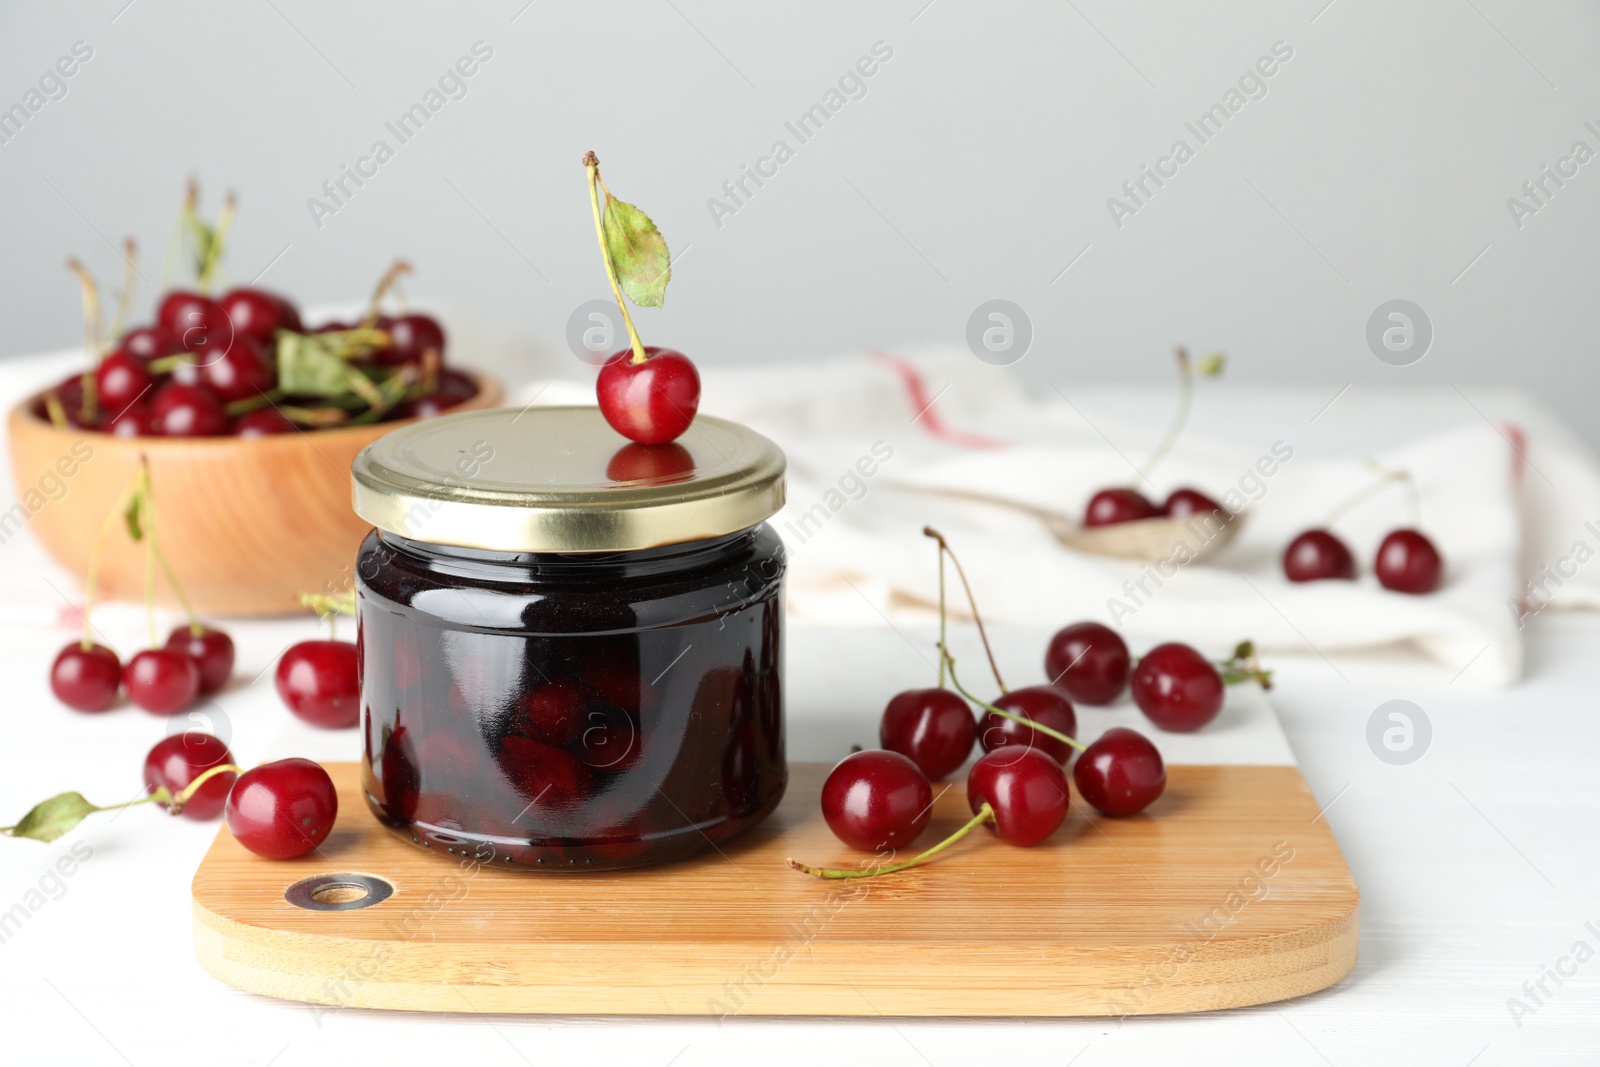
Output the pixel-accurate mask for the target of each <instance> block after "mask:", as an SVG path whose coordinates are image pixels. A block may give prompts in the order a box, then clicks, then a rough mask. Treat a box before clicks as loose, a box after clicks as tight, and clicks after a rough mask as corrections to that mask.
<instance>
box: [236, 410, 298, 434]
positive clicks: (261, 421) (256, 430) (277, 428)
mask: <svg viewBox="0 0 1600 1067" xmlns="http://www.w3.org/2000/svg"><path fill="white" fill-rule="evenodd" d="M298 429H299V427H298V426H296V425H295V424H294V423H292V422H290V421H289V417H288V416H287V415H285V414H284V413H283V412H281V411H279V410H278V409H277V408H257V409H256V410H255V411H248V412H246V413H245V414H243V415H240V416H239V417H238V418H237V419H235V420H234V423H233V435H234V436H235V437H270V436H271V435H273V434H278V433H294V432H295V431H296V430H298Z"/></svg>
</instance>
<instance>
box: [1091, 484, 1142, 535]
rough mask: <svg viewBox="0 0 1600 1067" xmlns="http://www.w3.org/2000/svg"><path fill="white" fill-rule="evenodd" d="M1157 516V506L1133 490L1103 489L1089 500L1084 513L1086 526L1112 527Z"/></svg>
mask: <svg viewBox="0 0 1600 1067" xmlns="http://www.w3.org/2000/svg"><path fill="white" fill-rule="evenodd" d="M1156 514H1157V511H1156V506H1155V505H1154V504H1152V503H1150V501H1149V500H1148V499H1147V498H1146V497H1145V495H1144V494H1143V493H1140V492H1138V491H1136V490H1133V489H1102V490H1100V491H1099V492H1098V493H1096V494H1095V495H1094V496H1092V497H1090V498H1089V506H1088V507H1087V508H1085V509H1084V512H1083V524H1084V525H1085V526H1111V525H1113V524H1114V523H1119V522H1133V521H1134V520H1136V519H1149V518H1153V517H1154V516H1155V515H1156Z"/></svg>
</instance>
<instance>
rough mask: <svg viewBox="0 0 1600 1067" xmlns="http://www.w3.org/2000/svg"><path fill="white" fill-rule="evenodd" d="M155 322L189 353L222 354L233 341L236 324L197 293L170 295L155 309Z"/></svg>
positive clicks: (213, 302) (174, 292)
mask: <svg viewBox="0 0 1600 1067" xmlns="http://www.w3.org/2000/svg"><path fill="white" fill-rule="evenodd" d="M156 322H157V324H158V325H159V326H160V327H161V328H162V329H163V330H165V331H166V332H167V334H168V336H170V337H172V338H173V339H175V340H176V341H177V343H178V346H179V347H180V348H182V349H183V350H184V351H187V352H197V353H202V354H205V353H211V352H219V351H222V350H223V349H226V348H227V347H228V343H229V342H230V341H232V340H233V323H232V322H230V321H229V320H228V314H227V312H225V311H223V310H222V307H221V305H219V304H218V303H217V302H216V301H215V300H212V299H211V298H209V297H204V296H201V295H199V294H198V293H189V292H184V291H183V290H174V291H172V292H170V293H168V294H167V295H166V297H165V298H164V299H163V300H162V301H161V306H160V307H159V308H157V309H156Z"/></svg>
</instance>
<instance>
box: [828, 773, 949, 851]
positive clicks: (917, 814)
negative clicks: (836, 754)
mask: <svg viewBox="0 0 1600 1067" xmlns="http://www.w3.org/2000/svg"><path fill="white" fill-rule="evenodd" d="M822 818H823V820H824V821H826V822H827V824H828V829H830V830H832V831H833V835H834V836H835V837H837V838H838V839H839V840H840V841H843V842H844V843H845V844H847V845H849V846H850V847H851V848H857V849H860V850H861V851H863V852H877V851H880V850H885V849H897V848H904V847H905V846H906V845H909V844H910V843H911V842H913V841H915V840H916V839H917V836H918V835H919V834H921V833H922V831H924V830H926V829H927V828H928V820H930V819H931V818H933V786H932V785H930V784H929V783H928V776H927V775H925V774H923V773H922V771H921V769H920V768H918V767H917V765H916V764H915V763H913V762H911V760H910V759H908V758H907V757H905V756H902V755H901V754H900V753H898V752H886V751H884V750H882V749H868V750H866V751H864V752H852V753H851V754H850V755H848V756H846V757H845V758H844V759H842V760H840V761H839V762H838V764H837V765H836V766H835V767H834V768H833V770H831V771H829V772H828V778H827V780H826V781H825V782H823V783H822Z"/></svg>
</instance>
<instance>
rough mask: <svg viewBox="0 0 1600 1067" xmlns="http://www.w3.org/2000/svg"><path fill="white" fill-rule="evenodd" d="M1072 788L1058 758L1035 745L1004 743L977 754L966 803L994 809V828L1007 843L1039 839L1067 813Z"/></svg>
mask: <svg viewBox="0 0 1600 1067" xmlns="http://www.w3.org/2000/svg"><path fill="white" fill-rule="evenodd" d="M1070 802H1071V794H1070V792H1069V790H1068V789H1067V776H1066V773H1065V772H1063V771H1062V769H1061V764H1060V763H1058V762H1057V761H1056V760H1054V759H1052V758H1051V757H1050V756H1047V755H1045V754H1044V753H1043V752H1041V751H1040V750H1039V749H1037V748H1023V747H1022V746H1021V745H1006V746H1004V747H1003V748H997V749H995V750H994V751H993V752H990V753H989V754H988V755H986V756H984V757H983V758H982V759H980V760H978V762H977V763H974V764H973V765H972V771H971V773H969V774H968V775H967V804H968V805H969V806H971V808H972V813H973V814H974V815H976V814H978V812H979V811H981V810H982V808H983V805H984V804H988V805H989V807H990V808H992V809H993V810H994V823H993V825H994V831H995V833H997V834H999V835H1000V840H1002V841H1004V842H1006V844H1008V845H1020V846H1022V847H1024V848H1026V847H1028V846H1031V845H1037V844H1038V843H1039V842H1041V841H1043V840H1044V839H1045V838H1047V837H1049V836H1050V835H1051V834H1053V833H1055V832H1056V828H1057V827H1059V826H1060V825H1061V824H1062V822H1064V821H1065V820H1066V818H1067V805H1068V804H1069V803H1070Z"/></svg>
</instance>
